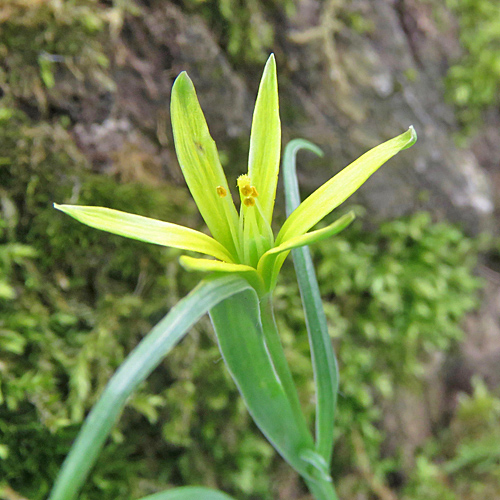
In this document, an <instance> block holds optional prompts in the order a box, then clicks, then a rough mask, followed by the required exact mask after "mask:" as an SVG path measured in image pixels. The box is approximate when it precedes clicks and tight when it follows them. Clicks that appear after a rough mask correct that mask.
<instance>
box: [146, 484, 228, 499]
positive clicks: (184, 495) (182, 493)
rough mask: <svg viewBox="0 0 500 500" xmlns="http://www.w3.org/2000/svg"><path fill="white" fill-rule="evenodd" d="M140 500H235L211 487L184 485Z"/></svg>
mask: <svg viewBox="0 0 500 500" xmlns="http://www.w3.org/2000/svg"><path fill="white" fill-rule="evenodd" d="M140 500H234V498H233V497H231V496H229V495H226V493H223V492H222V491H218V490H212V489H211V488H203V487H201V486H183V487H181V488H173V489H171V490H167V491H162V492H161V493H155V494H154V495H148V496H147V497H143V498H141V499H140Z"/></svg>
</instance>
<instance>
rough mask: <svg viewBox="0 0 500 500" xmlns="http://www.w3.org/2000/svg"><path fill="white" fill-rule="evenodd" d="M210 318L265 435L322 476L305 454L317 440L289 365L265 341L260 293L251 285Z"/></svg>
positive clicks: (299, 466)
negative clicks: (284, 365)
mask: <svg viewBox="0 0 500 500" xmlns="http://www.w3.org/2000/svg"><path fill="white" fill-rule="evenodd" d="M262 301H266V299H265V298H263V299H262ZM210 318H211V319H212V323H213V325H214V329H215V332H216V335H217V340H218V342H219V348H220V351H221V353H222V356H223V358H224V361H225V363H226V366H227V367H228V369H229V371H230V373H231V375H232V377H233V379H234V381H235V383H236V385H237V386H238V389H239V391H240V393H241V395H242V396H243V399H244V400H245V403H246V405H247V408H248V410H249V412H250V414H251V415H252V417H253V419H254V420H255V423H256V424H257V425H258V427H259V428H260V430H261V431H262V433H263V434H264V435H265V436H266V437H267V439H268V440H269V441H270V442H271V444H272V445H273V446H274V447H275V448H276V450H277V451H278V452H279V453H280V454H281V456H282V457H283V458H284V459H285V460H286V461H287V462H288V463H289V464H290V465H291V466H292V467H293V468H294V469H295V470H297V471H298V472H299V473H300V474H301V475H303V476H304V477H308V478H313V477H316V476H318V475H320V474H317V471H316V470H315V468H314V466H313V465H311V463H308V462H307V461H306V460H304V459H303V457H302V456H303V454H305V453H306V452H307V451H308V450H309V451H314V442H313V439H312V436H311V434H310V432H309V430H308V428H307V425H306V422H305V419H304V416H303V414H302V412H301V410H300V405H299V403H298V398H297V396H296V390H295V387H294V386H293V381H292V380H291V375H289V376H288V375H285V376H283V373H284V371H286V367H285V370H283V363H282V361H281V360H279V359H278V358H279V357H280V356H272V355H271V354H270V351H272V350H276V349H275V347H276V346H275V345H273V346H270V345H269V344H267V343H266V333H265V332H264V331H263V321H262V318H261V310H260V308H259V298H258V296H257V294H256V292H255V291H254V290H252V289H249V290H245V291H244V292H242V293H239V294H238V295H234V296H232V297H230V298H229V299H226V300H224V301H223V302H221V303H220V304H218V305H217V306H215V307H214V308H213V309H212V310H211V311H210ZM270 320H271V321H273V319H272V318H270ZM267 327H269V326H267ZM279 348H281V346H279ZM283 359H284V357H283ZM284 362H285V363H286V360H284ZM292 386H293V387H292ZM293 391H295V395H294V394H293Z"/></svg>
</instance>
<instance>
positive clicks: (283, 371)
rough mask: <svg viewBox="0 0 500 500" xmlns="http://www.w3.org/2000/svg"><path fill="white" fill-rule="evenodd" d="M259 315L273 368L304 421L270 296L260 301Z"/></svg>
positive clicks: (294, 409) (299, 418) (298, 415)
mask: <svg viewBox="0 0 500 500" xmlns="http://www.w3.org/2000/svg"><path fill="white" fill-rule="evenodd" d="M260 314H261V320H262V329H263V331H264V337H265V340H266V346H267V349H268V351H269V354H270V356H271V360H272V362H273V365H274V368H275V370H276V373H277V374H278V377H279V379H280V382H281V384H282V386H283V389H284V391H285V393H286V395H287V397H288V400H289V401H290V404H291V406H292V408H293V411H294V413H295V415H296V416H297V419H298V420H301V421H302V420H304V416H303V413H302V408H301V406H300V401H299V395H298V393H297V388H296V386H295V383H294V381H293V377H292V373H291V371H290V366H289V365H288V361H287V360H286V357H285V351H284V350H283V346H282V344H281V340H280V336H279V332H278V328H277V326H276V321H275V319H274V309H273V303H272V297H271V294H268V295H266V296H265V297H264V298H262V299H261V301H260Z"/></svg>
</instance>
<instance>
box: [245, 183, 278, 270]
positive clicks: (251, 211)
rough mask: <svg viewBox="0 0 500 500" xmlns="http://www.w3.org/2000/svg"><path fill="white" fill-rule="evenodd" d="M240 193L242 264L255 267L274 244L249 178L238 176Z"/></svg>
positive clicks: (269, 227)
mask: <svg viewBox="0 0 500 500" xmlns="http://www.w3.org/2000/svg"><path fill="white" fill-rule="evenodd" d="M237 185H238V189H239V191H240V198H241V206H240V222H239V248H240V252H239V253H240V259H242V262H243V263H244V264H247V265H250V266H252V267H257V263H258V262H259V259H260V257H261V256H262V255H263V254H264V253H265V252H266V251H267V250H269V249H270V248H271V247H272V246H273V244H274V236H273V233H272V230H271V226H270V225H269V223H268V222H267V221H266V220H265V218H264V216H263V214H262V210H261V208H260V205H259V201H258V200H257V197H258V196H259V193H258V191H257V189H256V188H255V186H252V181H251V179H250V176H249V175H247V174H244V175H240V176H239V177H238V181H237Z"/></svg>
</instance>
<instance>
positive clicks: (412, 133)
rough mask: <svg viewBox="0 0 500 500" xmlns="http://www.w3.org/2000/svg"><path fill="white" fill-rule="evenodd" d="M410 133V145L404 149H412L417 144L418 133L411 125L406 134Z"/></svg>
mask: <svg viewBox="0 0 500 500" xmlns="http://www.w3.org/2000/svg"><path fill="white" fill-rule="evenodd" d="M408 132H410V138H409V139H408V143H407V144H406V145H405V146H404V148H403V149H408V148H411V147H412V146H413V145H414V144H415V143H416V142H417V131H416V130H415V128H414V127H413V125H410V127H409V128H408V130H407V131H406V133H408Z"/></svg>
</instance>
